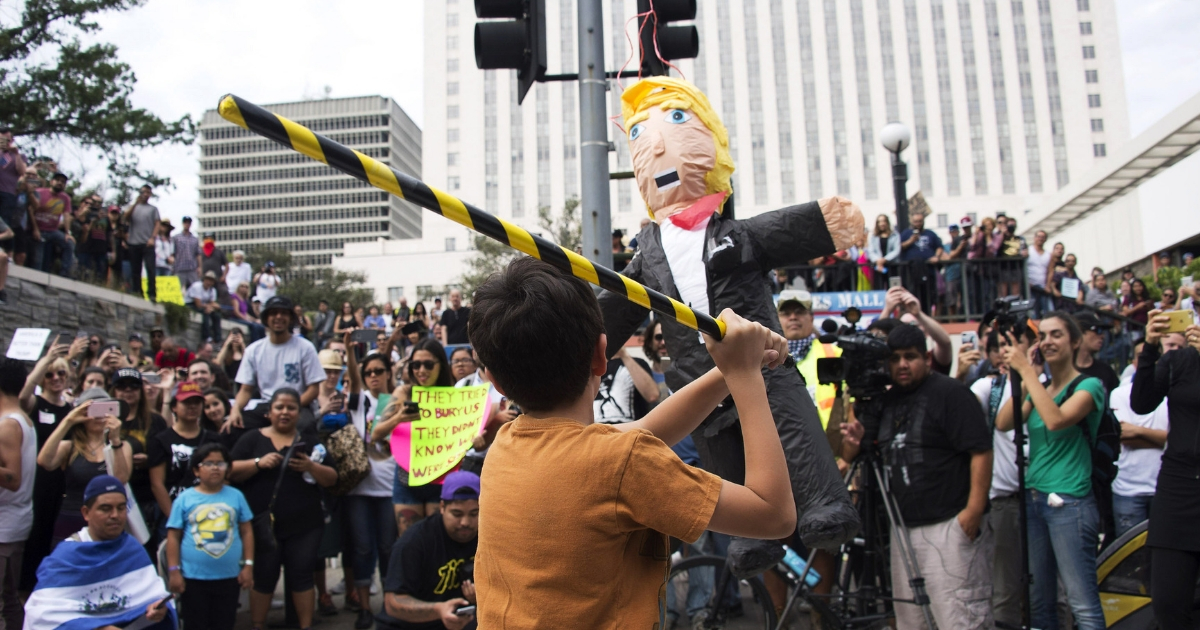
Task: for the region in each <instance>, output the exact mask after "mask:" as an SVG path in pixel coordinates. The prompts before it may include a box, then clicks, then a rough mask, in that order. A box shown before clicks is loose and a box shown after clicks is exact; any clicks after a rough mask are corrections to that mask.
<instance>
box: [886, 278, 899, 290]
mask: <svg viewBox="0 0 1200 630" xmlns="http://www.w3.org/2000/svg"><path fill="white" fill-rule="evenodd" d="M898 286H900V276H892V277H891V278H888V288H889V289H890V288H892V287H898Z"/></svg>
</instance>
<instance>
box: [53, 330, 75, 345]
mask: <svg viewBox="0 0 1200 630" xmlns="http://www.w3.org/2000/svg"><path fill="white" fill-rule="evenodd" d="M74 340H75V339H74V338H73V337H71V333H65V332H64V333H58V339H55V340H54V343H56V344H58V345H60V346H69V345H71V342H72V341H74Z"/></svg>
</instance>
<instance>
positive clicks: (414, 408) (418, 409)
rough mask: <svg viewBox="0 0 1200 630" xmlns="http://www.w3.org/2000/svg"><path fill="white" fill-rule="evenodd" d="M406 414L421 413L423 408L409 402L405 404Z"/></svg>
mask: <svg viewBox="0 0 1200 630" xmlns="http://www.w3.org/2000/svg"><path fill="white" fill-rule="evenodd" d="M404 413H421V406H420V405H418V404H417V403H415V402H413V401H411V400H409V401H406V402H405V403H404Z"/></svg>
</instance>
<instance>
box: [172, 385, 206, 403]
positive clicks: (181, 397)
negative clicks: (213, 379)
mask: <svg viewBox="0 0 1200 630" xmlns="http://www.w3.org/2000/svg"><path fill="white" fill-rule="evenodd" d="M189 398H204V392H202V391H200V383H197V382H196V381H183V382H182V383H180V384H179V386H178V387H177V388H176V389H175V402H183V401H185V400H187V399H189Z"/></svg>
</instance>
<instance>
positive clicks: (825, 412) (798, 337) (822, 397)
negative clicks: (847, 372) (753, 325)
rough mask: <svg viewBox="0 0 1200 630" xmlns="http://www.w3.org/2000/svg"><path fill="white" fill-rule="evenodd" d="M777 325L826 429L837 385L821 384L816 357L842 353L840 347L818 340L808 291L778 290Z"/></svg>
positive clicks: (810, 296)
mask: <svg viewBox="0 0 1200 630" xmlns="http://www.w3.org/2000/svg"><path fill="white" fill-rule="evenodd" d="M777 308H778V309H779V324H780V326H782V327H783V336H784V337H785V338H786V339H787V342H788V351H789V352H790V353H791V354H792V358H794V359H795V360H796V368H797V369H798V370H800V375H801V376H803V377H804V382H805V384H806V385H807V386H808V394H809V395H810V396H811V397H812V399H813V402H814V403H816V405H817V412H818V413H819V414H820V415H821V428H822V429H828V428H829V414H830V412H832V411H833V402H834V400H836V399H837V388H836V387H835V386H833V385H821V384H819V382H818V381H817V359H825V358H832V357H840V356H842V349H841V348H838V347H837V346H835V345H834V344H831V343H821V342H820V341H818V340H817V333H816V328H815V327H814V326H813V312H812V295H811V294H810V293H809V292H808V291H790V290H789V291H781V292H780V293H779V305H778V307H777Z"/></svg>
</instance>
